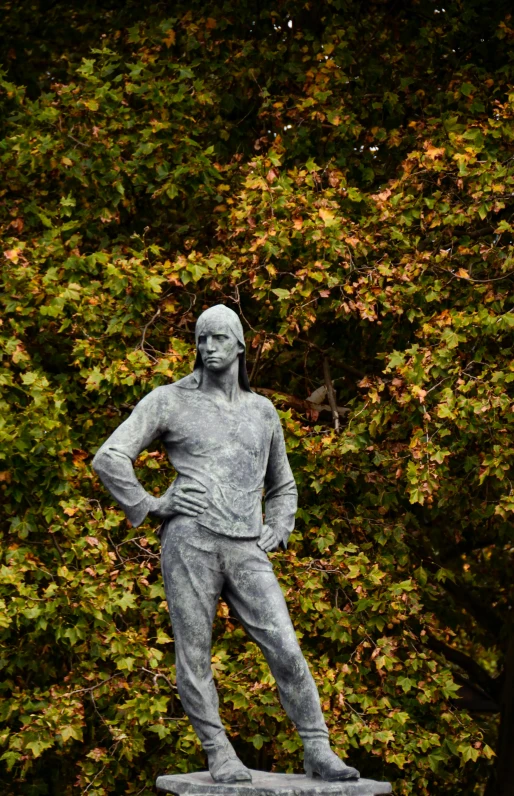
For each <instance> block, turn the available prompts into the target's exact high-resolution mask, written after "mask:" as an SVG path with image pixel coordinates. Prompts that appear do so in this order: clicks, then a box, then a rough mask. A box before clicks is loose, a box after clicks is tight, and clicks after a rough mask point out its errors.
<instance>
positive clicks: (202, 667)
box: [161, 515, 328, 751]
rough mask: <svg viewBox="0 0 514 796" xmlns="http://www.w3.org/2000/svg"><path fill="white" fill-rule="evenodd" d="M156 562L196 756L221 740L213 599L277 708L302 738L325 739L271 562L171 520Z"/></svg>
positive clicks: (247, 542) (238, 543)
mask: <svg viewBox="0 0 514 796" xmlns="http://www.w3.org/2000/svg"><path fill="white" fill-rule="evenodd" d="M161 560H162V572H163V577H164V586H165V590H166V598H167V601H168V607H169V611H170V616H171V623H172V626H173V634H174V638H175V663H176V672H177V688H178V692H179V694H180V699H181V701H182V705H183V707H184V710H185V712H186V713H187V715H188V717H189V720H190V721H191V724H192V725H193V728H194V730H195V732H196V734H197V735H198V737H199V739H200V741H201V742H202V745H203V747H204V749H205V750H206V751H208V750H209V749H212V748H214V747H215V746H217V745H218V744H219V743H222V742H223V739H224V738H225V729H224V727H223V724H222V723H221V719H220V715H219V702H218V694H217V691H216V687H215V685H214V680H213V676H212V669H211V654H212V653H211V643H212V624H213V621H214V616H215V613H216V607H217V604H218V600H219V598H220V597H222V598H223V599H224V600H225V602H226V603H227V604H228V605H229V606H230V608H231V610H232V612H233V614H234V616H235V617H236V618H237V619H238V620H239V621H240V622H241V624H242V625H243V627H244V628H245V630H246V632H247V633H248V635H249V636H250V638H251V639H253V641H255V642H256V643H257V644H258V645H259V647H260V648H261V650H262V652H263V654H264V656H265V658H266V660H267V662H268V665H269V667H270V670H271V673H272V675H273V677H274V678H275V680H276V683H277V687H278V693H279V696H280V701H281V703H282V706H283V707H284V710H285V711H286V713H287V715H288V716H289V718H290V719H291V721H292V722H293V723H294V724H295V726H296V729H297V730H298V732H299V734H300V736H301V737H302V739H303V740H306V739H309V738H328V730H327V726H326V724H325V720H324V718H323V714H322V712H321V706H320V701H319V695H318V690H317V688H316V684H315V682H314V680H313V677H312V675H311V673H310V671H309V667H308V665H307V662H306V660H305V658H304V657H303V654H302V651H301V649H300V645H299V644H298V640H297V638H296V633H295V631H294V628H293V624H292V622H291V619H290V617H289V612H288V610H287V605H286V602H285V599H284V595H283V594H282V590H281V588H280V586H279V583H278V581H277V579H276V577H275V574H274V572H273V567H272V565H271V562H270V560H269V559H268V556H267V555H266V553H265V552H264V551H263V550H261V549H260V548H259V547H258V545H257V540H256V539H234V538H229V537H226V536H221V535H217V534H214V533H211V532H209V531H207V530H205V529H204V528H202V527H201V526H199V525H198V524H197V523H196V521H195V520H194V519H192V518H189V517H185V516H181V515H179V516H177V517H174V518H173V519H172V520H169V521H168V522H167V523H166V526H165V528H164V532H163V535H162V552H161Z"/></svg>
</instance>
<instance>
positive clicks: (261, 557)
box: [222, 541, 359, 779]
mask: <svg viewBox="0 0 514 796" xmlns="http://www.w3.org/2000/svg"><path fill="white" fill-rule="evenodd" d="M225 564H226V580H225V585H224V587H223V591H222V595H223V597H224V599H226V601H227V602H228V604H229V605H230V607H231V609H232V611H233V612H234V614H235V616H236V617H237V618H238V619H239V620H240V622H241V624H242V625H243V627H244V628H245V629H246V631H247V633H248V635H249V636H250V637H251V638H252V639H253V640H254V641H255V642H256V643H257V644H258V645H259V647H260V648H261V650H262V651H263V653H264V655H265V657H266V660H267V661H268V664H269V667H270V669H271V673H272V674H273V677H274V678H275V680H276V682H277V687H278V692H279V695H280V701H281V702H282V705H283V707H284V710H285V711H286V713H287V715H288V716H289V718H290V719H291V720H292V721H293V723H294V724H295V725H296V728H297V730H298V733H299V735H300V737H301V739H302V741H303V744H304V748H305V768H306V771H307V773H309V774H312V775H315V774H317V775H318V776H321V777H322V778H323V779H355V778H357V777H358V776H359V774H358V772H357V771H356V770H355V769H353V768H350V767H348V766H346V765H345V764H344V763H343V762H342V760H340V759H339V758H338V757H337V755H335V754H334V752H332V750H331V749H330V744H329V741H328V729H327V726H326V724H325V720H324V718H323V713H322V711H321V705H320V700H319V694H318V689H317V688H316V684H315V682H314V679H313V677H312V675H311V673H310V670H309V667H308V665H307V662H306V660H305V658H304V656H303V654H302V651H301V649H300V645H299V643H298V639H297V637H296V633H295V631H294V627H293V624H292V622H291V618H290V616H289V611H288V609H287V605H286V601H285V599H284V595H283V594H282V590H281V588H280V585H279V583H278V581H277V579H276V577H275V574H274V572H273V568H272V566H271V562H270V561H269V559H268V557H267V555H266V554H265V553H264V552H263V551H261V550H260V548H259V547H258V546H257V544H256V543H255V542H251V541H245V542H241V541H238V542H236V543H235V544H233V545H232V546H231V547H230V548H229V547H228V546H227V547H226V562H225Z"/></svg>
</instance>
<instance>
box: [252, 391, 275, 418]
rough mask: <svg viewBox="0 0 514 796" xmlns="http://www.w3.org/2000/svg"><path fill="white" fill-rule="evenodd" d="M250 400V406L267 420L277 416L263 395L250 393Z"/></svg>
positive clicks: (272, 406) (273, 407) (270, 403)
mask: <svg viewBox="0 0 514 796" xmlns="http://www.w3.org/2000/svg"><path fill="white" fill-rule="evenodd" d="M250 400H251V402H252V406H254V407H255V409H256V410H257V411H258V412H260V413H261V414H262V415H264V416H265V417H266V418H267V419H272V418H275V417H276V416H277V410H276V409H275V406H274V405H273V404H272V402H271V401H270V400H269V398H266V397H265V396H264V395H260V394H259V393H258V392H252V393H251V397H250Z"/></svg>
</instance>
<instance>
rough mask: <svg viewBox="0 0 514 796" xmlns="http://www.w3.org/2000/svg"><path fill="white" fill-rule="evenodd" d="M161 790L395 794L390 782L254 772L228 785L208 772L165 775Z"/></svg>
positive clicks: (234, 795) (243, 794)
mask: <svg viewBox="0 0 514 796" xmlns="http://www.w3.org/2000/svg"><path fill="white" fill-rule="evenodd" d="M155 784H156V786H157V788H158V789H159V790H161V791H164V792H165V793H173V794H175V795H176V796H379V794H383V793H392V789H391V785H390V784H389V783H388V782H374V781H373V780H371V779H359V780H357V781H353V782H324V781H323V780H320V779H310V778H309V777H306V776H304V775H303V774H269V773H267V772H265V771H252V782H240V783H238V784H235V785H224V784H221V783H216V782H213V781H212V779H211V776H210V774H209V772H208V771H198V772H196V773H194V774H164V776H162V777H157V782H156V783H155Z"/></svg>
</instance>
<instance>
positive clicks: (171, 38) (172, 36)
mask: <svg viewBox="0 0 514 796" xmlns="http://www.w3.org/2000/svg"><path fill="white" fill-rule="evenodd" d="M176 38H177V35H176V33H175V31H174V30H168V31H167V36H166V38H165V39H164V40H163V41H164V44H165V45H166V47H171V45H172V44H175V40H176Z"/></svg>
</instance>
